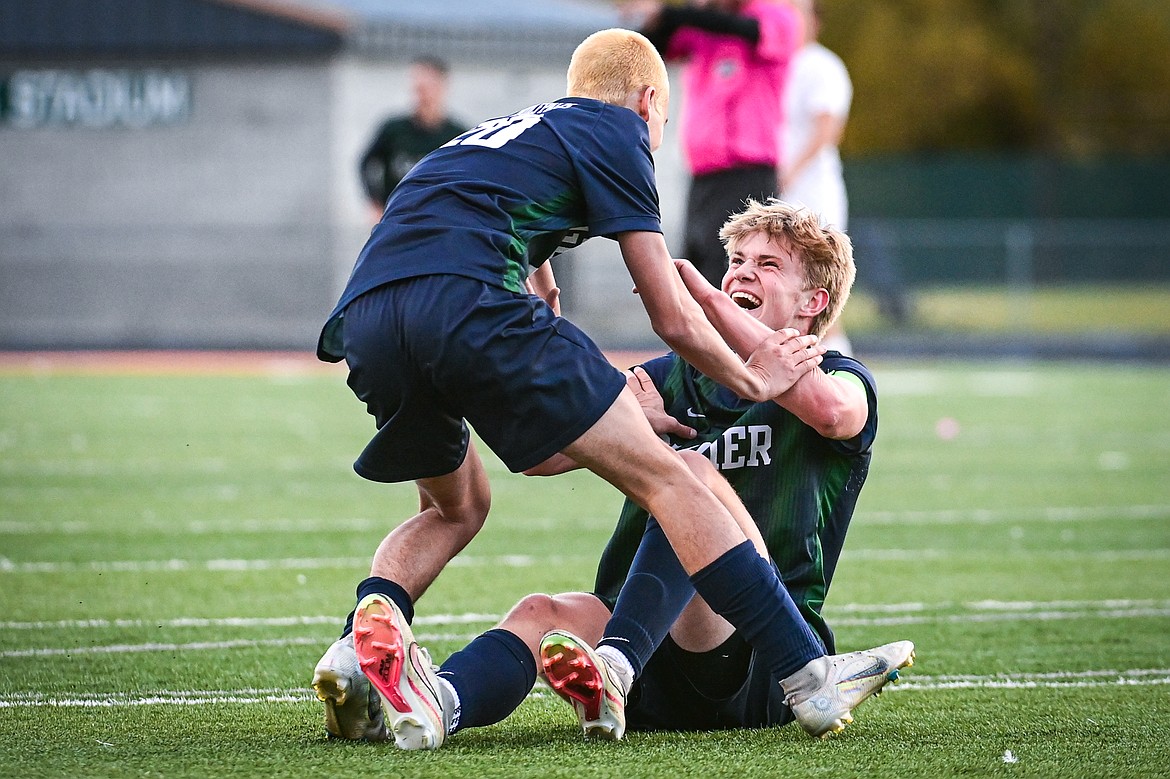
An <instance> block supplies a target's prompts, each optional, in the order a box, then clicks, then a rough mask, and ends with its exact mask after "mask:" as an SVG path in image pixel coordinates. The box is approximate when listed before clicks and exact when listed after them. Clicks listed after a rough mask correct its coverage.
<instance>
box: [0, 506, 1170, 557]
mask: <svg viewBox="0 0 1170 779" xmlns="http://www.w3.org/2000/svg"><path fill="white" fill-rule="evenodd" d="M1167 518H1170V505H1137V506H1031V507H1020V506H1016V507H1013V508H1010V509H981V508H971V509H939V510H923V511H867V512H863V513H859V514H858V515H857V517H856V519H855V521H856V522H862V523H868V524H904V525H965V524H975V525H985V524H992V523H1000V522H1053V523H1064V522H1102V521H1111V520H1119V519H1121V520H1157V519H1167ZM550 522H551V520H550ZM387 528H388V525H387V524H386V522H385V521H384V520H375V519H360V518H357V519H346V520H334V519H272V520H264V519H240V520H234V519H223V520H195V521H190V522H166V521H161V520H153V519H152V520H142V521H137V522H132V523H125V524H119V525H116V526H115V525H107V524H97V523H93V522H88V521H84V520H70V521H66V522H60V523H56V522H33V521H25V520H3V521H0V535H34V534H45V535H83V534H88V533H92V534H94V535H125V534H128V533H143V532H150V533H159V534H162V535H196V536H199V535H259V534H268V533H320V532H326V531H327V532H330V533H368V532H372V531H378V530H386V529H387ZM455 559H456V560H460V559H462V558H459V557H456V558H455Z"/></svg>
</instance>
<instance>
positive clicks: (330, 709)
mask: <svg viewBox="0 0 1170 779" xmlns="http://www.w3.org/2000/svg"><path fill="white" fill-rule="evenodd" d="M668 89H669V85H668V81H667V74H666V68H665V65H664V64H663V62H662V59H661V57H660V56H659V55H658V53H657V52H656V51H655V50H654V47H653V46H652V45H651V44H650V42H649V41H647V40H646V39H645V38H644V37H642V36H641V35H639V34H637V33H634V32H631V31H628V30H604V31H601V32H598V33H595V34H593V35H591V36H590V37H589V38H587V39H586V40H585V41H584V42H583V43H582V44H581V45H580V46H579V47H578V48H577V50H576V51H575V52H574V55H573V57H572V60H571V61H570V64H569V71H568V96H567V97H564V98H561V99H558V100H555V101H552V102H547V103H540V104H538V105H534V106H530V107H528V108H526V109H523V110H521V111H518V112H516V113H514V114H511V115H509V116H504V117H499V118H496V119H491V120H488V121H486V122H483V123H481V124H479V125H478V126H476V127H474V128H472V129H471V130H469V131H467V132H466V133H463V134H462V135H459V136H457V137H456V138H454V139H452V140H451V141H450V142H448V143H447V144H445V145H444V146H442V147H441V148H439V149H437V150H435V151H434V152H432V153H431V154H429V155H427V156H426V157H425V158H423V159H422V160H421V161H420V162H419V163H418V164H417V165H416V166H415V167H414V168H413V169H412V170H411V172H410V173H409V174H408V175H407V176H406V177H405V178H404V179H403V180H402V181H401V182H400V183H399V185H398V186H397V187H396V188H395V190H394V192H393V193H392V194H391V196H390V198H389V200H388V201H387V204H386V209H385V211H384V213H383V216H382V220H381V221H380V222H379V223H378V224H377V225H376V226H375V227H374V229H373V231H372V232H371V234H370V237H369V239H368V241H367V242H366V245H365V247H364V248H363V249H362V251H361V253H360V254H359V256H358V259H357V263H356V264H355V266H354V269H353V272H352V274H351V276H350V279H349V282H348V284H347V285H346V288H345V289H344V291H343V292H342V294H341V297H340V300H339V301H338V303H337V305H336V307H335V308H334V310H333V312H332V313H331V314H330V316H329V318H328V320H327V322H326V325H325V327H324V328H323V330H322V333H321V338H320V340H319V342H318V350H317V351H318V356H319V357H320V358H321V359H323V360H327V361H340V360H342V359H344V360H345V361H346V363H347V365H348V367H349V378H348V384H349V386H350V388H351V389H352V390H353V392H354V394H355V395H356V396H357V397H358V398H359V399H360V400H361V401H363V402H364V403H365V404H366V408H367V411H368V412H369V413H370V414H371V415H372V416H373V417H374V419H375V423H376V426H377V432H376V433H375V435H374V437H373V438H372V439H371V441H370V442H369V444H368V445H367V446H366V448H365V449H364V451H363V452H362V453H361V455H360V456H359V457H358V459H357V461H356V462H355V464H354V469H355V470H356V471H357V473H358V474H359V475H360V476H362V477H364V478H367V479H371V480H374V481H384V482H397V481H408V480H413V481H414V482H415V484H416V485H417V487H418V491H419V503H420V510H419V513H418V514H416V515H414V516H413V517H411V518H409V519H407V520H406V521H405V522H403V523H402V524H400V525H398V526H397V527H396V528H395V529H394V530H393V531H391V532H390V534H389V535H387V536H386V538H385V539H384V540H383V541H382V543H381V544H380V545H379V547H378V549H377V550H376V551H375V553H374V559H373V562H372V564H371V568H370V576H369V577H368V578H366V579H365V580H363V581H362V582H361V583H360V584H359V585H358V587H357V600H358V603H357V607H356V608H355V610H354V612H353V615H352V618H351V620H350V621H349V623H348V624H347V626H346V628H345V629H344V630H343V634H342V638H340V639H339V640H338V641H337V642H335V643H334V644H333V645H332V646H331V647H330V648H329V650H328V651H327V652H326V653H325V655H324V656H323V657H322V658H321V660H320V661H319V662H318V664H317V666H316V668H315V669H314V676H313V682H312V685H313V688H314V689H315V691H316V693H317V696H318V697H319V698H320V699H321V700H322V701H323V702H324V703H325V722H326V730H327V731H328V732H329V733H330V734H331V735H334V736H338V737H342V738H366V739H372V740H378V739H387V738H390V737H393V739H394V741H395V742H396V743H397V744H398V746H400V747H402V748H406V749H414V748H435V747H437V746H439V745H440V744H441V743H442V741H443V739H444V738H445V735H446V728H445V727H444V724H443V715H444V712H443V711H442V704H441V701H440V700H439V698H438V695H437V693H436V687H437V685H438V684H439V682H438V678H437V677H436V676H435V674H434V672H433V670H432V668H431V665H430V661H429V657H428V656H427V654H426V651H425V650H423V649H422V648H421V647H420V646H419V645H418V644H417V642H415V640H414V636H413V633H412V632H411V629H410V623H411V621H412V619H413V614H414V604H415V602H416V601H417V600H418V598H419V597H421V596H422V594H423V593H424V592H425V591H426V589H427V587H429V586H430V584H431V582H433V581H434V579H435V577H437V576H438V574H439V573H440V571H442V569H443V567H444V566H445V565H446V564H447V562H449V561H450V560H451V558H453V557H454V556H455V555H456V554H458V552H459V551H460V550H461V549H463V547H464V546H466V544H467V543H468V542H469V541H470V540H471V539H472V538H473V537H474V536H475V534H476V533H477V532H478V530H479V528H480V527H481V526H482V525H483V522H484V521H485V519H486V517H487V512H488V506H489V504H490V500H491V493H490V489H489V486H488V480H487V474H486V471H485V468H484V466H483V463H482V461H481V460H480V458H479V455H478V453H477V452H476V450H475V447H474V446H472V445H471V443H470V436H469V430H468V424H469V423H470V425H471V426H472V427H474V428H475V430H476V432H477V434H478V435H479V436H480V437H481V438H482V439H483V441H484V442H485V443H486V444H487V446H488V447H489V448H491V449H492V450H493V451H494V452H495V453H496V454H497V455H498V456H499V457H500V459H501V460H503V462H504V463H505V465H507V467H508V468H509V469H511V470H512V471H515V472H521V471H528V470H531V469H533V468H539V467H541V466H542V464H544V463H545V462H546V461H548V460H549V459H550V458H553V457H554V456H566V457H569V458H571V459H572V460H573V461H574V462H575V463H577V464H580V465H581V466H583V467H586V468H588V469H590V470H591V471H593V472H594V473H597V474H598V475H599V476H601V477H602V478H604V479H606V480H607V481H609V482H611V483H612V484H614V486H616V487H617V488H618V489H620V490H621V491H622V492H623V493H624V494H626V495H627V496H629V497H630V498H631V499H633V500H634V501H635V502H637V503H638V504H639V505H641V506H644V507H646V508H647V509H648V510H649V511H650V512H651V513H652V514H653V515H654V516H655V518H656V519H657V521H658V523H659V524H660V526H661V527H662V529H663V530H664V532H665V534H666V537H667V538H668V539H669V540H670V543H671V545H672V547H673V549H674V551H675V553H676V554H677V556H678V559H679V561H680V562H681V564H682V566H683V568H684V570H686V571H687V572H688V574H690V575H692V576H693V577H694V585H695V587H696V589H697V590H698V592H700V593H701V594H702V596H703V598H704V599H705V600H706V601H707V602H708V603H710V604H711V606H712V608H713V609H714V610H715V611H716V612H717V613H719V614H722V615H723V616H725V617H726V618H727V619H728V620H729V621H730V622H731V623H732V624H734V625H736V626H737V627H739V628H741V630H744V631H745V633H744V634H745V636H748V638H749V640H751V642H752V644H753V646H755V647H756V648H757V649H759V650H760V652H761V654H762V656H764V657H766V658H768V663H769V666H770V667H771V668H772V669H773V671H774V672H776V673H777V675H778V676H779V677H780V678H784V677H786V676H788V675H789V674H790V673H793V672H795V671H797V670H799V669H801V668H805V667H811V666H812V664H813V663H814V661H816V660H818V659H819V658H821V657H823V656H824V651H823V648H821V647H819V646H816V647H815V648H814V647H813V645H812V644H810V643H809V642H807V641H802V642H801V643H800V646H794V645H792V642H791V641H790V638H789V637H790V636H791V629H790V626H791V624H793V623H796V622H800V617H799V612H797V611H796V608H795V605H794V604H793V603H792V601H791V598H790V597H789V596H788V594H787V592H785V591H784V589H783V587H782V585H781V583H780V580H779V578H778V577H777V576H776V574H775V571H774V570H773V569H772V567H771V566H770V565H769V564H768V562H767V561H766V560H765V559H764V558H763V557H761V556H760V555H759V554H758V553H757V552H756V549H755V547H754V546H753V544H752V543H751V541H749V540H748V539H747V537H746V536H745V534H744V531H743V529H742V527H741V525H740V524H739V523H738V522H737V521H736V519H735V516H734V514H733V509H735V510H737V511H741V510H742V507H739V508H738V509H736V508H735V506H734V505H733V507H732V508H730V509H729V507H727V506H726V505H725V504H724V502H722V501H721V500H720V499H719V498H718V497H716V495H715V494H714V493H713V492H712V491H711V490H710V489H709V488H708V487H707V486H706V485H705V484H704V483H703V482H702V481H701V480H700V479H698V478H697V477H696V476H695V475H694V474H693V473H692V472H691V470H690V469H689V468H688V467H687V466H686V464H685V462H684V461H683V459H682V458H681V457H680V456H679V455H678V453H676V452H674V451H673V450H671V449H670V448H669V447H665V446H663V445H662V443H661V442H660V441H659V440H658V439H657V437H656V436H655V434H654V432H653V430H652V428H651V426H650V424H649V423H648V422H647V420H646V418H645V416H644V415H643V414H642V412H641V410H640V408H639V405H638V401H637V399H636V398H635V397H634V395H633V393H632V392H630V391H628V390H627V389H626V381H625V377H624V376H623V374H622V373H621V372H620V371H618V370H617V369H615V368H614V367H613V366H611V365H610V364H609V362H608V361H607V360H606V359H605V357H604V355H602V353H601V351H600V350H599V349H598V348H597V346H596V345H595V344H593V342H592V341H591V340H590V339H589V338H588V337H587V336H586V335H585V334H584V333H582V332H581V331H580V330H579V329H577V328H576V327H574V326H573V325H572V324H571V323H570V322H568V321H567V320H565V319H563V318H561V317H559V316H558V315H557V313H556V312H555V310H554V309H553V307H552V306H550V305H549V304H548V302H547V301H549V300H553V301H555V292H554V290H555V280H554V279H553V278H552V273H551V268H550V266H549V265H548V262H547V260H548V259H549V257H551V256H552V255H553V254H554V253H556V252H557V250H558V249H560V248H565V247H571V246H574V245H576V244H577V243H579V242H580V241H581V240H583V239H585V238H587V237H589V236H595V235H602V236H606V237H610V238H612V239H614V240H616V241H617V243H618V246H619V248H620V250H621V253H622V257H623V260H624V261H625V264H626V267H627V268H628V270H629V272H630V275H631V277H632V279H633V281H634V283H635V285H636V286H637V288H638V290H639V293H640V295H641V299H642V301H643V304H644V306H645V307H646V311H647V314H648V316H649V319H650V322H651V324H652V326H653V327H654V329H655V331H656V332H657V333H658V334H659V335H660V336H661V337H662V338H663V340H665V341H666V343H667V344H668V345H669V346H670V347H671V348H672V349H674V350H675V352H676V353H678V354H679V355H681V356H682V357H684V358H685V359H687V361H688V362H690V363H691V364H693V365H694V366H695V367H696V368H698V369H699V370H701V371H702V372H703V373H704V374H706V375H709V376H711V377H713V378H715V379H717V380H718V381H719V382H720V383H721V384H722V385H724V386H726V387H728V388H729V389H731V390H732V391H733V392H735V393H736V394H737V395H738V396H740V397H745V398H750V399H753V400H764V399H767V398H771V397H775V396H777V395H779V394H780V393H781V392H783V391H784V390H786V389H788V387H789V386H790V385H791V384H792V382H793V381H794V380H795V379H796V378H797V376H798V375H799V374H801V373H808V372H811V371H814V370H816V367H817V365H818V364H819V363H820V360H821V357H822V354H823V349H821V348H819V347H818V346H817V344H816V340H817V339H816V338H815V337H813V336H808V337H802V338H796V339H790V338H787V337H767V338H764V339H757V344H758V346H757V347H755V348H754V350H753V351H752V352H750V356H749V357H748V359H747V362H746V363H745V362H744V361H743V359H741V356H740V355H738V354H737V353H736V352H734V351H732V349H731V348H729V346H728V345H727V342H725V341H724V337H727V336H726V334H722V335H721V334H720V333H719V332H717V331H716V329H715V328H714V327H713V326H712V325H711V323H710V322H708V321H707V318H706V316H705V314H704V312H703V310H702V309H701V308H700V307H699V305H698V304H696V303H695V301H694V299H693V298H692V297H691V296H690V295H689V294H688V293H687V291H686V289H685V287H684V286H683V283H682V281H681V280H680V277H679V274H678V273H677V272H676V270H675V268H674V266H673V260H672V258H671V256H670V254H669V252H668V251H667V248H666V243H665V240H664V239H663V236H662V232H661V229H662V228H661V223H660V215H659V208H658V195H657V189H656V184H655V179H654V167H653V160H652V157H651V153H652V152H653V150H655V149H656V148H657V147H658V146H659V145H660V144H661V142H662V131H663V127H664V125H665V122H666V114H667V109H668ZM530 272H531V275H530ZM745 354H746V353H745ZM745 585H746V586H745ZM762 610H763V611H768V612H769V613H773V614H774V615H775V616H774V617H773V618H772V619H764V620H759V619H756V618H755V616H754V615H757V614H758V613H759V612H761V611H762ZM801 624H803V623H801ZM363 672H364V673H363ZM367 679H368V682H367ZM371 686H372V689H371ZM379 700H380V702H381V706H379V705H378V703H379Z"/></svg>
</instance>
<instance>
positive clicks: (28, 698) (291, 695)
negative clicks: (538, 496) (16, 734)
mask: <svg viewBox="0 0 1170 779" xmlns="http://www.w3.org/2000/svg"><path fill="white" fill-rule="evenodd" d="M1165 684H1170V668H1135V669H1129V670H1112V669H1108V670H1092V671H1060V672H1054V673H1020V674H995V675H990V676H976V675H955V676H923V675H914V674H909V675H904V676H903V677H902V679H901V680H900V681H899V682H898V683H897V684H894V685H891V686H889V687H887V688H886V689H887V690H893V691H898V690H903V691H909V692H930V691H935V690H954V689H1003V690H1033V689H1051V688H1100V687H1145V686H1154V685H1165ZM529 697H532V698H543V697H546V692H545V689H544V688H543V686H541V685H538V686H537V688H536V689H535V690H533V691H532V692H531V693H529ZM308 702H314V703H315V698H314V696H313V694H312V693H311V692H310V691H309V690H307V689H301V688H291V689H287V690H280V689H272V690H258V689H242V690H156V691H150V692H136V693H131V692H99V693H81V694H73V695H70V696H60V697H58V696H57V695H54V694H51V693H41V692H15V693H0V708H16V707H58V708H110V707H122V706H205V705H210V704H224V703H232V704H256V703H308Z"/></svg>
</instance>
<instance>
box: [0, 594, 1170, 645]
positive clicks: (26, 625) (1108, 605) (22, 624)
mask: <svg viewBox="0 0 1170 779" xmlns="http://www.w3.org/2000/svg"><path fill="white" fill-rule="evenodd" d="M954 610H963V611H965V612H977V613H975V614H970V613H963V614H933V615H932V614H931V613H930V612H939V611H954ZM825 611H826V617H827V618H828V619H829V621H830V622H832V623H833V624H847V625H886V624H910V623H922V622H939V621H965V620H970V621H976V622H978V621H983V622H994V621H997V620H1003V621H1015V620H1017V619H1032V618H1036V619H1080V618H1087V617H1098V618H1102V617H1103V618H1113V619H1117V618H1122V617H1143V616H1162V615H1163V614H1164V613H1165V612H1167V611H1170V600H1154V599H1140V600H1133V599H1123V598H1115V599H1107V600H1100V601H1091V600H1058V601H996V600H983V601H967V602H964V603H955V602H940V603H931V604H926V603H844V604H841V605H839V606H837V605H829V606H828V607H827V608H826V610H825ZM842 614H876V615H892V616H874V617H844V616H840V615H842ZM1058 615H1059V616H1058ZM502 618H503V615H500V614H482V613H476V612H469V613H464V614H427V615H420V616H418V617H415V619H414V623H413V624H414V625H415V626H423V625H427V626H438V627H442V626H447V625H481V624H489V625H490V624H495V623H497V622H499V621H500V620H501V619H502ZM341 623H342V620H341V618H340V617H339V616H337V615H325V614H322V615H316V616H290V617H175V618H172V619H160V620H150V619H57V620H37V621H7V622H5V621H0V630H12V631H16V630H87V629H93V630H111V629H114V630H132V629H137V628H151V629H154V628H217V627H229V628H266V627H297V626H311V625H334V626H338V627H340V625H341ZM437 638H438V640H446V638H448V637H447V636H443V635H438V636H437Z"/></svg>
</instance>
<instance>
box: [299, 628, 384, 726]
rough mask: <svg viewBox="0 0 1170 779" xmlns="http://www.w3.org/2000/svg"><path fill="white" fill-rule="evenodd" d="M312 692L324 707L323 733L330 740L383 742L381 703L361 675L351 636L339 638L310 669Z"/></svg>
mask: <svg viewBox="0 0 1170 779" xmlns="http://www.w3.org/2000/svg"><path fill="white" fill-rule="evenodd" d="M312 684H313V691H314V692H315V693H317V699H318V700H320V701H321V702H322V703H324V704H325V731H326V732H327V733H328V734H329V736H330V738H342V739H349V740H353V741H386V740H387V739H388V738H390V735H389V733H388V732H387V731H386V723H385V720H384V719H383V717H382V700H381V699H380V698H379V697H378V693H377V691H376V690H374V688H373V686H372V685H371V684H370V680H369V679H367V678H366V676H365V674H363V673H362V669H361V666H360V665H358V659H357V654H356V653H355V652H354V648H353V635H348V636H345V637H343V638H339V639H337V640H336V641H334V642H333V644H332V646H330V647H329V649H327V650H326V651H325V654H324V655H323V656H322V657H321V659H320V660H319V661H317V667H316V668H314V669H313V683H312Z"/></svg>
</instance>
